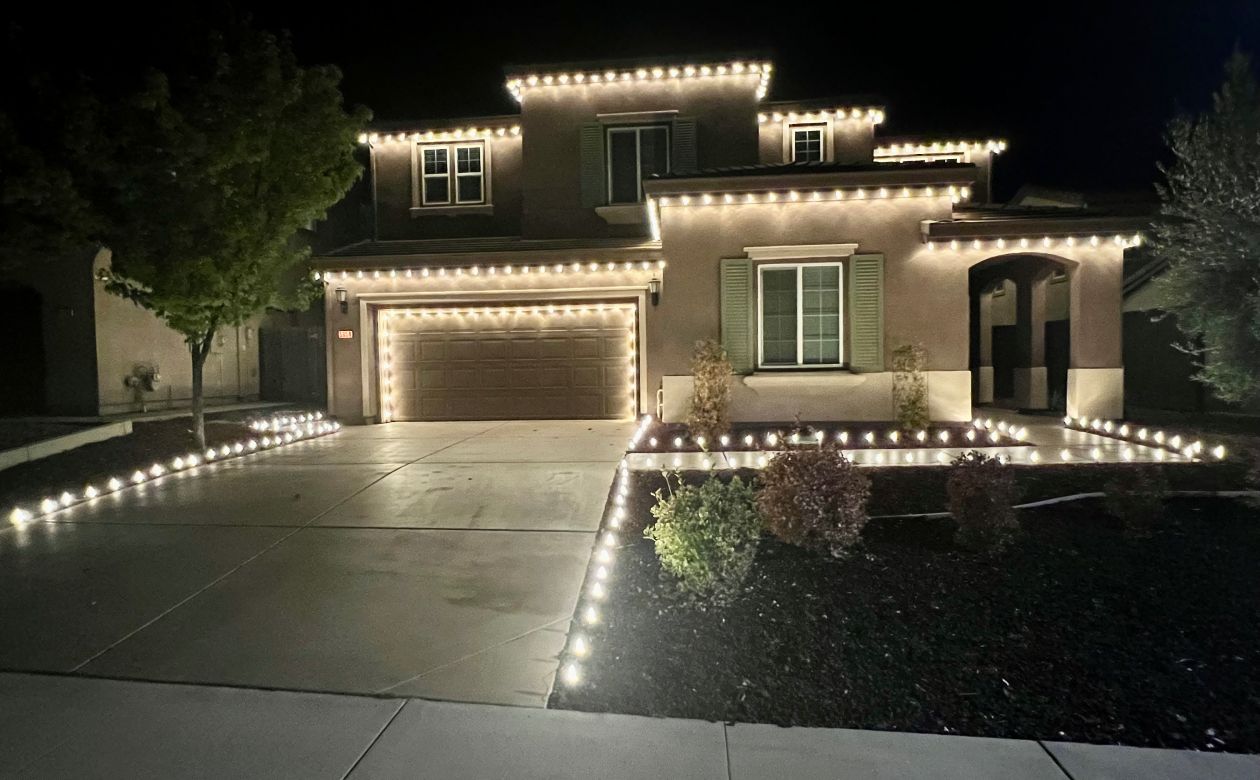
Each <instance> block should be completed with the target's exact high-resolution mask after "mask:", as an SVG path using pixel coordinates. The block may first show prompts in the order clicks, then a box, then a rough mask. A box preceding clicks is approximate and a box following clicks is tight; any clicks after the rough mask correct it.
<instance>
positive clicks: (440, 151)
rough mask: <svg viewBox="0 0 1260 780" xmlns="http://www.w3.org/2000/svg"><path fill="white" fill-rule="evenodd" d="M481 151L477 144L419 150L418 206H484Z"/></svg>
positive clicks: (431, 145)
mask: <svg viewBox="0 0 1260 780" xmlns="http://www.w3.org/2000/svg"><path fill="white" fill-rule="evenodd" d="M483 158H484V148H483V147H482V145H481V144H480V143H466V144H438V145H433V144H426V145H424V146H421V147H420V187H421V201H420V202H421V204H422V205H425V206H449V205H467V204H477V203H485V201H486V182H485V165H484V159H483Z"/></svg>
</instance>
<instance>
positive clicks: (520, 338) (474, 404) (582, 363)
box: [388, 307, 635, 420]
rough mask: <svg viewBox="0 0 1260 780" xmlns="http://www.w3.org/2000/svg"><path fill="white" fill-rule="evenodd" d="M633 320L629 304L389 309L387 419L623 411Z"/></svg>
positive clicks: (627, 410)
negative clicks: (521, 309)
mask: <svg viewBox="0 0 1260 780" xmlns="http://www.w3.org/2000/svg"><path fill="white" fill-rule="evenodd" d="M417 311H423V310H417ZM633 327H634V311H633V310H632V309H629V308H608V309H605V310H602V311H601V310H598V309H595V308H594V307H592V309H590V310H588V311H585V312H583V311H577V310H574V311H572V312H565V311H563V310H561V311H559V312H557V313H555V314H549V313H546V312H543V313H539V314H533V313H517V311H516V310H514V309H512V310H503V313H495V314H487V313H485V311H484V310H482V312H481V313H479V314H478V315H476V316H473V315H471V314H467V313H465V314H456V315H449V314H448V315H441V316H427V317H426V316H422V315H415V316H401V315H400V314H398V313H394V314H391V315H390V317H389V325H388V334H389V336H388V339H389V344H390V346H389V349H390V354H391V361H392V365H393V375H392V377H391V388H392V393H393V409H394V419H396V420H459V419H465V420H472V419H475V420H510V419H543V418H611V419H617V418H625V417H630V416H632V415H633V414H634V412H635V409H634V402H635V399H634V394H633V392H632V388H633V385H634V383H633V373H632V371H631V366H632V361H633V349H632V347H631V342H630V335H631V333H632V328H633Z"/></svg>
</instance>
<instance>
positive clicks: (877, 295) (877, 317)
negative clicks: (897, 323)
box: [848, 255, 884, 372]
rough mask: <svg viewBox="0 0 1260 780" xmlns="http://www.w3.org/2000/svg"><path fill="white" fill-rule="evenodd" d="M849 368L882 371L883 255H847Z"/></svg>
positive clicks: (862, 370)
mask: <svg viewBox="0 0 1260 780" xmlns="http://www.w3.org/2000/svg"><path fill="white" fill-rule="evenodd" d="M848 265H849V367H850V368H852V369H853V370H854V371H859V372H875V371H883V370H884V256H883V255H854V256H853V257H851V258H849V263H848Z"/></svg>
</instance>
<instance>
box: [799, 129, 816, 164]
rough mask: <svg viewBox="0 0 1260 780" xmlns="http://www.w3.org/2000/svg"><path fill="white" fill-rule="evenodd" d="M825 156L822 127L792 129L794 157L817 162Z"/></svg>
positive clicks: (802, 160)
mask: <svg viewBox="0 0 1260 780" xmlns="http://www.w3.org/2000/svg"><path fill="white" fill-rule="evenodd" d="M822 158H823V138H822V128H810V129H807V130H794V131H792V159H793V160H794V161H796V162H817V161H821V160H822Z"/></svg>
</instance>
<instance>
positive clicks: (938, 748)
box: [0, 674, 1260, 780]
mask: <svg viewBox="0 0 1260 780" xmlns="http://www.w3.org/2000/svg"><path fill="white" fill-rule="evenodd" d="M0 777H5V778H10V777H12V778H41V779H43V778H49V779H56V778H74V779H75V780H88V779H90V778H117V777H126V778H129V779H132V780H145V779H146V778H155V779H156V778H161V779H162V780H166V779H167V778H223V777H233V778H238V777H239V778H255V777H271V778H288V777H292V778H303V780H319V779H321V778H327V779H328V780H342V779H343V778H347V777H349V778H354V780H367V779H368V778H377V779H388V778H418V779H420V780H424V779H426V778H433V779H434V780H462V779H463V778H470V779H475V780H482V779H483V778H512V780H543V779H544V778H545V779H546V780H570V779H571V780H590V778H601V779H602V780H629V779H632V778H633V779H635V780H657V779H658V778H669V779H670V780H693V779H694V780H788V779H790V780H834V778H863V779H864V780H866V779H868V778H875V779H876V780H881V779H883V778H887V779H888V780H892V778H896V779H897V780H928V778H931V780H999V778H1000V779H1001V780H1010V779H1011V778H1020V780H1064V779H1065V778H1066V779H1068V780H1119V779H1120V778H1134V779H1135V780H1136V779H1138V778H1140V779H1141V780H1174V779H1177V780H1180V779H1181V778H1185V779H1186V780H1190V779H1191V778H1193V780H1244V778H1247V779H1249V780H1255V778H1257V777H1260V756H1242V755H1223V754H1211V753H1194V752H1185V751H1171V750H1144V749H1137V748H1123V747H1103V746H1095V745H1073V744H1064V743H1056V742H1032V741H1026V740H1006V739H981V738H970V737H950V736H939V735H929V734H904V733H895V732H879V731H850V730H841V729H801V728H793V729H784V728H779V727H777V726H759V725H746V724H734V725H724V724H721V723H710V722H706V721H693V720H666V719H656V718H640V717H633V716H627V715H596V714H588V713H579V712H566V711H556V710H538V709H532V708H517V707H499V706H488V705H476V704H454V703H445V702H434V701H423V700H419V699H380V698H368V697H362V696H341V695H330V694H311V693H292V692H286V691H264V690H248V689H241V688H220V687H207V686H186V685H169V684H154V683H139V682H118V681H112V680H97V679H86V678H75V677H50V676H39V675H24V674H0Z"/></svg>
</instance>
